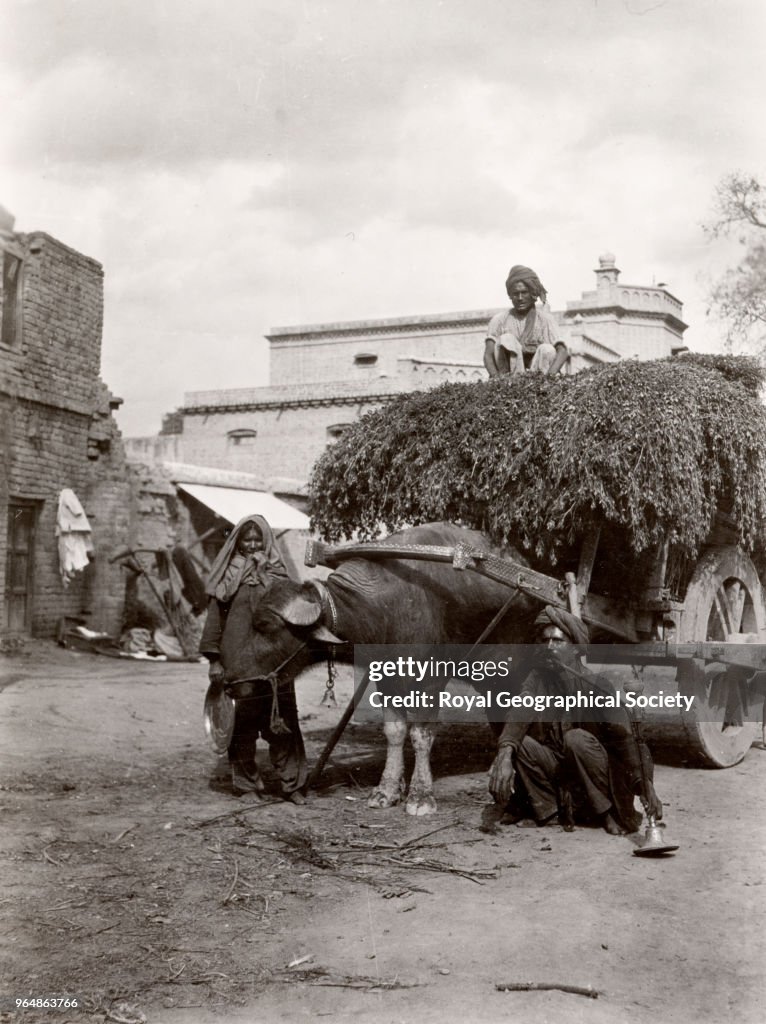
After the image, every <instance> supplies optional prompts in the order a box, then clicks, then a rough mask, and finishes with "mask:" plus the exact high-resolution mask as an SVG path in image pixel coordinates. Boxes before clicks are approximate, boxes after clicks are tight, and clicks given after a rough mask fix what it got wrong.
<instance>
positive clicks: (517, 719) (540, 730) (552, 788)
mask: <svg viewBox="0 0 766 1024" xmlns="http://www.w3.org/2000/svg"><path fill="white" fill-rule="evenodd" d="M535 637H536V641H537V642H538V643H540V644H544V645H545V646H546V648H547V654H546V657H545V658H544V659H543V661H542V662H541V663H540V664H539V666H538V665H536V666H535V667H534V668H533V669H532V670H531V671H530V673H529V675H528V676H527V677H526V679H525V681H524V683H523V685H522V691H521V692H522V695H528V696H530V697H537V696H548V695H560V696H565V697H566V696H567V695H574V694H575V692H576V690H577V689H578V688H579V687H580V686H581V685H582V683H583V681H585V682H587V684H588V686H589V688H591V689H593V690H599V689H601V690H602V691H603V692H604V693H612V694H613V693H614V690H613V689H612V687H611V686H610V684H609V683H608V682H606V681H605V680H602V679H601V678H600V677H598V676H596V675H594V674H593V673H591V672H588V670H587V669H584V668H583V667H582V665H581V664H580V661H579V658H578V655H577V648H575V647H573V646H572V645H573V644H578V645H581V644H587V643H588V640H589V637H588V631H587V629H586V628H585V626H584V625H583V623H582V622H581V621H580V620H579V619H577V618H576V617H575V616H573V615H570V614H569V613H568V612H565V611H562V610H561V609H558V608H554V607H552V606H547V607H546V608H545V609H544V610H543V611H542V612H541V613H540V615H538V617H537V619H536V620H535ZM583 717H584V716H583ZM639 742H640V748H639ZM653 776H654V769H653V764H652V759H651V754H650V753H649V748H648V747H647V746H646V744H645V743H644V742H643V740H640V741H637V739H636V736H635V735H634V733H633V731H632V729H631V724H630V720H629V718H628V714H627V711H626V710H625V708H624V707H616V706H615V707H614V708H613V709H612V710H611V712H610V711H607V710H605V711H604V713H603V714H600V715H599V716H598V721H590V722H588V721H578V720H577V718H576V717H575V715H574V714H573V713H565V714H564V715H562V716H559V717H557V719H556V720H555V721H554V720H551V719H550V717H548V718H547V720H542V719H540V718H538V719H534V718H533V719H532V720H530V719H529V716H528V715H525V716H516V715H514V714H513V713H512V714H511V716H510V717H509V719H508V721H507V722H506V724H505V726H504V727H503V731H502V733H501V734H500V737H499V739H498V751H497V756H496V757H495V760H494V762H493V764H492V767H491V769H490V775H489V789H490V792H491V793H492V795H493V797H494V799H495V800H496V801H497V803H499V804H503V805H508V811H509V815H510V818H511V820H512V821H516V823H517V824H518V825H520V826H521V827H534V826H543V825H558V824H562V825H564V827H565V828H567V829H571V828H572V827H573V823H574V822H575V821H577V822H579V823H582V824H600V825H601V826H602V827H603V828H604V829H605V830H606V831H607V832H608V833H609V834H610V835H622V834H625V833H627V832H635V831H636V830H637V829H638V828H639V826H640V824H641V814H640V812H637V811H636V810H635V801H634V798H635V797H636V796H642V798H643V802H644V806H645V809H646V812H647V814H650V815H652V816H654V817H655V818H656V819H658V820H659V819H661V818H662V804H661V803H660V801H659V799H658V797H657V794H656V793H655V791H654V783H653ZM517 777H518V780H519V783H520V784H519V785H518V786H517V785H516V779H517Z"/></svg>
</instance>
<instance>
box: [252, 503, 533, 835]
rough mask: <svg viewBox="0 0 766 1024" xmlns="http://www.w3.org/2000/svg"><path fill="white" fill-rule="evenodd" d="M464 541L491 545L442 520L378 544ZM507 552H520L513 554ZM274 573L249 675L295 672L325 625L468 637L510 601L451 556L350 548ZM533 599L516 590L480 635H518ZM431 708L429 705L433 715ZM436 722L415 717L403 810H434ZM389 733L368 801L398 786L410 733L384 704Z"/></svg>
mask: <svg viewBox="0 0 766 1024" xmlns="http://www.w3.org/2000/svg"><path fill="white" fill-rule="evenodd" d="M460 541H462V542H464V543H467V544H469V545H471V546H472V547H474V548H478V549H480V550H484V551H487V550H490V544H489V541H488V540H487V538H486V537H484V536H483V535H482V534H481V533H477V532H475V531H472V530H465V529H462V528H460V527H457V526H453V525H451V524H449V523H431V524H426V525H424V526H417V527H413V528H412V529H409V530H404V531H402V532H401V533H397V534H393V535H392V536H390V537H388V538H386V539H385V540H384V541H382V542H381V543H384V544H397V543H398V544H401V543H406V544H428V545H432V544H436V545H449V546H452V545H455V544H457V543H458V542H460ZM513 557H514V558H516V559H518V558H519V556H518V554H517V553H515V552H514V553H513ZM325 588H326V590H325V591H324V593H323V588H322V587H321V586H320V587H317V586H315V585H314V584H313V583H303V584H299V583H295V582H293V581H288V580H285V581H283V580H279V581H276V582H274V583H273V584H272V585H271V586H270V587H269V589H268V590H267V591H266V593H265V594H264V596H263V598H262V599H261V601H260V603H259V604H258V607H257V609H256V611H255V613H254V619H253V623H254V635H253V639H252V645H253V649H252V651H251V652H250V655H251V656H250V657H249V659H248V660H249V663H250V664H251V665H253V664H254V665H255V666H257V668H256V672H255V673H254V674H262V675H264V676H265V675H268V674H269V673H270V672H274V671H275V670H278V669H280V667H281V666H283V667H281V669H280V672H279V675H280V679H284V678H285V677H286V676H287V675H289V677H290V678H294V677H295V675H297V674H298V672H300V671H301V669H302V668H304V667H305V666H306V665H307V664H308V663H309V659H310V657H311V655H310V651H309V648H308V646H307V647H305V648H303V649H302V650H300V649H299V648H300V646H301V644H303V643H304V642H307V643H308V644H310V643H311V642H312V640H317V639H318V640H322V639H327V638H328V636H327V630H328V629H329V630H332V633H333V634H335V635H336V636H337V637H339V638H341V639H342V640H345V641H350V642H351V643H354V644H415V643H419V644H423V643H425V644H439V643H451V644H473V643H475V642H476V640H478V638H479V637H480V635H481V633H482V631H483V630H484V629H485V627H486V626H488V625H489V623H490V622H491V621H492V618H493V616H494V615H495V614H496V613H497V612H498V611H499V609H500V608H502V606H503V605H504V604H505V603H506V601H508V599H509V596H510V595H511V594H512V592H511V590H510V589H509V588H507V587H505V586H503V585H502V584H499V583H495V582H493V581H492V580H489V579H487V578H485V577H483V576H480V575H479V574H478V573H474V572H470V571H464V572H458V571H456V570H455V569H454V568H453V567H452V566H451V565H450V564H449V563H439V562H430V561H414V560H411V559H403V558H391V559H370V558H361V557H355V558H352V559H349V560H347V561H344V562H342V564H341V565H340V567H339V568H338V569H337V570H336V571H335V572H333V573H332V574H331V575H330V576H329V577H328V578H327V580H326V582H325ZM533 604H534V602H531V601H530V600H529V599H528V598H526V597H524V596H523V595H522V594H520V593H518V592H517V594H516V596H515V598H514V602H513V605H512V606H511V607H510V608H509V610H508V612H507V614H506V615H504V617H503V619H502V621H501V622H500V623H499V624H498V625H497V626H496V627H495V629H494V630H493V632H492V634H491V635H490V636H488V637H487V639H486V642H487V643H489V642H492V641H494V642H499V643H517V642H520V641H521V639H522V637H521V623H522V622H524V623H526V622H528V619H529V612H530V609H531V606H532V605H533ZM436 714H437V713H436V712H429V715H430V716H432V717H433V718H434V719H435V717H436ZM435 725H436V723H435V721H429V722H424V721H414V720H413V722H412V726H411V729H410V740H411V742H412V745H413V748H414V751H415V767H414V770H413V773H412V779H411V781H410V787H409V792H408V795H407V802H406V810H407V813H408V814H416V815H422V814H430V813H432V812H433V811H434V810H435V809H436V802H435V800H434V796H433V778H432V775H431V767H430V750H431V745H432V743H433V738H434V734H435ZM384 733H385V736H386V740H387V741H388V749H387V754H386V764H385V769H384V771H383V775H382V778H381V780H380V783H379V784H378V786H377V788H376V789H375V790H374V792H373V793H372V796H371V797H370V799H369V806H370V807H380V808H383V807H391V806H393V805H394V804H396V803H399V801H400V800H401V799H402V797H403V796H404V793H405V783H404V759H403V747H404V739H405V736H406V734H407V721H406V719H405V717H404V712H395V711H393V710H389V709H386V710H385V711H384Z"/></svg>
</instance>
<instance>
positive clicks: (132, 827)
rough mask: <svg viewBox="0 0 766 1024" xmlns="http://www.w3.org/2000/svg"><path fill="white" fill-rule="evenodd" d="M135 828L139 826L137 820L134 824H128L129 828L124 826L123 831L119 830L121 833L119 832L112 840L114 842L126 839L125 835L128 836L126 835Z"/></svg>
mask: <svg viewBox="0 0 766 1024" xmlns="http://www.w3.org/2000/svg"><path fill="white" fill-rule="evenodd" d="M134 828H138V822H137V821H134V822H133V824H132V825H128V827H127V828H124V829H123V830H122V832H119V833H118V834H117V835H116V836H115V837H114V839H113V840H112V843H119V841H120V840H121V839H124V838H125V836H126V835H127V834H128V832H132V831H133V829H134Z"/></svg>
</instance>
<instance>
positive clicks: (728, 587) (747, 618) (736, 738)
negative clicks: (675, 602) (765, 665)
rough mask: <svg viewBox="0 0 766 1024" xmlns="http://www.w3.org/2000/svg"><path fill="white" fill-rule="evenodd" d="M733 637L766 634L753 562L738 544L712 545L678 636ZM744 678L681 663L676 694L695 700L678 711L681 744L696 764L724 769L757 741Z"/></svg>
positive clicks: (696, 577)
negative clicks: (716, 546)
mask: <svg viewBox="0 0 766 1024" xmlns="http://www.w3.org/2000/svg"><path fill="white" fill-rule="evenodd" d="M738 636H740V637H742V641H743V642H744V641H745V637H746V636H747V637H750V638H751V639H752V638H753V637H754V636H755V637H757V638H758V639H759V641H760V640H763V639H764V638H766V607H764V596H763V591H762V588H761V583H760V580H759V579H758V574H757V572H756V571H755V568H754V566H753V563H752V562H751V561H750V559H749V558H748V557H747V555H745V554H744V553H743V552H742V551H740V550H739V548H736V547H724V548H714V549H712V550H710V551H708V552H707V553H706V554H705V555H703V557H702V558H701V559H700V561H699V562H698V563H697V566H696V568H695V570H694V574H693V575H692V578H691V580H690V582H689V586H688V588H687V591H686V597H685V598H684V608H683V611H682V613H681V619H680V623H679V630H678V640H679V641H680V642H682V643H684V642H689V641H694V640H713V641H715V640H720V641H727V640H728V641H732V642H736V640H737V637H738ZM747 676H748V673H747V672H744V671H743V670H742V669H739V668H724V667H722V666H720V665H708V666H707V667H705V665H704V664H703V663H702V662H699V661H693V662H685V663H684V662H682V663H681V665H680V667H679V672H678V688H679V692H681V693H686V694H689V695H692V694H693V695H694V698H695V700H694V704H693V706H692V709H691V710H690V711H689V712H686V711H682V712H681V729H682V733H683V736H682V742H683V743H684V744H685V752H686V754H687V755H688V756H689V757H690V758H692V759H693V760H695V761H696V762H697V763H700V764H703V765H705V766H708V767H712V768H728V767H730V766H731V765H733V764H737V763H738V762H740V761H741V760H742V758H743V757H744V756H745V754H746V753H747V752H748V750H749V749H750V746H751V744H752V743H753V741H754V740H755V739H756V736H757V725H756V723H755V721H754V715H752V714H750V707H749V705H750V693H749V690H748V685H747V683H746V681H745V680H746V679H747ZM762 701H763V698H762V697H760V698H759V703H762Z"/></svg>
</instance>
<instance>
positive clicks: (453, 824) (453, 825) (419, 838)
mask: <svg viewBox="0 0 766 1024" xmlns="http://www.w3.org/2000/svg"><path fill="white" fill-rule="evenodd" d="M458 825H462V822H460V821H452V822H450V824H449V825H442V826H441V827H440V828H433V829H431V831H430V832H424V833H423V835H422V836H413V838H412V839H407V840H406V841H405V842H403V843H400V844H399V849H400V850H403V849H404V847H405V846H412V844H413V843H419V842H421V841H422V840H423V839H428V837H429V836H435V835H436V833H437V832H444V831H445V830H446V829H448V828H457V826H458Z"/></svg>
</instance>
